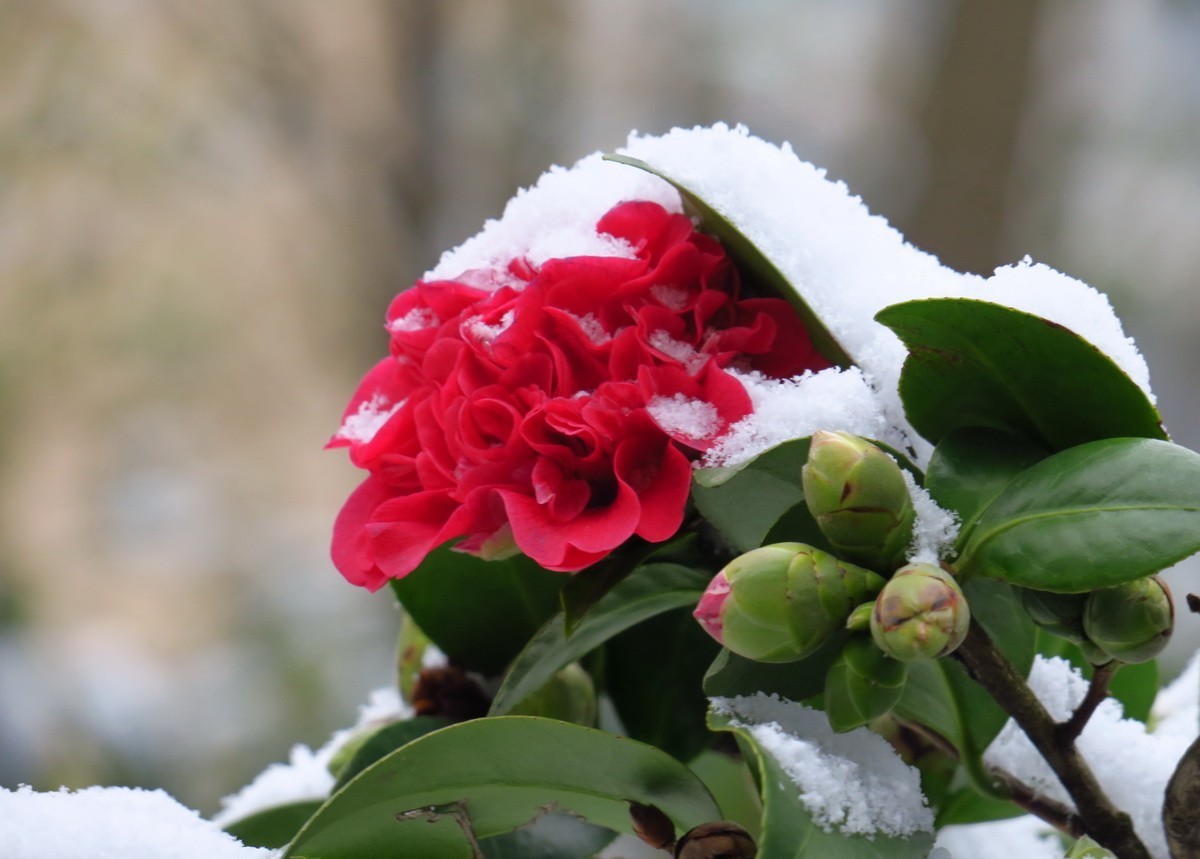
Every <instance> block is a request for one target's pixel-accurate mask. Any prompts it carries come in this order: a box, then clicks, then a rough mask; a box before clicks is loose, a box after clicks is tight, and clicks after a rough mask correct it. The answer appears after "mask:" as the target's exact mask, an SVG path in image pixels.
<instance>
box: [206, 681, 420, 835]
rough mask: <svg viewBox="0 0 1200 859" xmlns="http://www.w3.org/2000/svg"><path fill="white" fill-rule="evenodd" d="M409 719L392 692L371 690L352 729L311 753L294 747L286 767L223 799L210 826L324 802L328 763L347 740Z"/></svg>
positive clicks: (337, 733)
mask: <svg viewBox="0 0 1200 859" xmlns="http://www.w3.org/2000/svg"><path fill="white" fill-rule="evenodd" d="M411 716H412V708H411V707H410V706H409V705H408V704H407V703H405V702H404V701H402V700H401V698H400V694H399V692H397V691H396V689H395V688H384V689H377V690H375V691H374V692H372V693H371V695H370V698H369V699H368V700H367V703H366V704H364V705H363V706H362V707H360V708H359V712H358V721H357V722H356V723H355V725H354V727H353V728H345V729H342V730H339V731H334V732H333V734H332V735H331V736H330V738H329V740H328V741H327V742H326V743H325V745H323V746H321V748H319V749H317V750H316V751H315V752H314V751H313V750H312V749H310V748H309V747H308V746H306V745H304V744H302V743H297V744H296V745H295V746H293V747H292V751H291V754H290V755H289V756H288V762H287V763H286V764H280V763H276V764H271V765H270V766H268V767H267V768H266V769H265V770H263V771H262V772H261V773H259V774H258V775H257V776H256V777H255V779H254V781H252V782H250V784H248V785H246V786H245V787H243V788H242V789H241V790H240V791H238V792H237V793H235V794H233V795H232V796H227V797H225V798H223V799H222V800H221V811H219V812H218V813H217V814H216V816H214V817H213V822H214V823H215V824H217V825H218V826H225V825H227V824H229V823H233V822H234V821H237V820H241V819H243V818H245V817H249V816H250V815H251V814H256V813H257V812H259V811H263V810H265V809H268V808H275V807H276V806H280V805H287V804H289V803H293V802H303V801H305V800H312V799H326V798H327V797H328V796H329V792H330V790H331V789H332V788H333V783H334V778H333V774H332V773H330V771H329V762H330V761H331V760H332V759H333V756H334V755H336V754H337V752H338V750H339V749H341V747H342V746H344V745H345V744H346V741H347V740H349V739H350V738H351V737H352V736H354V735H355V734H356V733H357V732H358V731H360V730H362V729H363V728H366V727H368V726H370V725H373V724H376V723H380V722H385V721H390V720H393V719H407V718H411Z"/></svg>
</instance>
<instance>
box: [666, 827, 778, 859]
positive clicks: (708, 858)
mask: <svg viewBox="0 0 1200 859" xmlns="http://www.w3.org/2000/svg"><path fill="white" fill-rule="evenodd" d="M756 855H758V846H757V845H756V844H755V843H754V839H753V838H751V837H750V833H749V832H747V831H746V830H745V829H743V828H742V827H741V826H739V825H738V824H736V823H732V822H731V821H728V820H717V821H714V822H712V823H701V824H700V825H699V826H697V827H695V828H694V829H689V830H688V831H687V832H686V833H684V836H683V837H682V838H680V839H679V843H678V844H676V845H675V859H754V857H755V856H756Z"/></svg>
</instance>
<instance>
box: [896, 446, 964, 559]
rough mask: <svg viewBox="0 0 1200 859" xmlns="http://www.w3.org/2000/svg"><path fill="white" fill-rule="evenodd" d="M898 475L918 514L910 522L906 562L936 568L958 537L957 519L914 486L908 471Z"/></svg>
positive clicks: (923, 490)
mask: <svg viewBox="0 0 1200 859" xmlns="http://www.w3.org/2000/svg"><path fill="white" fill-rule="evenodd" d="M901 472H902V473H903V474H904V482H905V483H907V484H908V494H909V496H910V497H911V498H912V503H913V509H914V510H915V511H916V514H917V516H916V521H914V522H913V540H912V545H911V546H910V547H909V550H908V560H910V561H916V562H920V563H925V564H936V563H937V562H938V561H939V560H940V559H941V558H942V557H943V556H945V554H946V553H947V552H948V551H949V550H950V547H951V545H953V543H954V540H955V538H956V537H957V536H958V525H959V522H958V517H957V516H955V515H954V514H953V513H952V512H950V511H948V510H943V509H942V508H941V507H938V505H937V502H936V501H934V500H933V498H932V497H931V496H930V495H929V492H928V491H926V490H925V488H924V487H921V486H917V482H916V480H915V479H914V478H913V476H912V473H911V472H909V470H908V469H907V468H904V469H901Z"/></svg>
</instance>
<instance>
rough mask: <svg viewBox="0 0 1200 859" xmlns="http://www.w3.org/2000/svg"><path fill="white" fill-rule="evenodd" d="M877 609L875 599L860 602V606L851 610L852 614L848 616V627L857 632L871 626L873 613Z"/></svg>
mask: <svg viewBox="0 0 1200 859" xmlns="http://www.w3.org/2000/svg"><path fill="white" fill-rule="evenodd" d="M873 611H875V600H871V601H870V602H865V603H861V604H859V606H858V607H857V608H856V609H854V611H852V612H850V616H849V617H848V618H846V629H853V630H855V631H856V632H861V631H862V630H866V629H870V628H871V613H872V612H873Z"/></svg>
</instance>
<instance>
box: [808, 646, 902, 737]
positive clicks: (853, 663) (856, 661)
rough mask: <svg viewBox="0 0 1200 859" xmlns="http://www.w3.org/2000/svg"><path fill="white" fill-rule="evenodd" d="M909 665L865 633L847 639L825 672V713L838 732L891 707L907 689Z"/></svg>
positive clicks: (866, 720) (863, 723) (862, 722)
mask: <svg viewBox="0 0 1200 859" xmlns="http://www.w3.org/2000/svg"><path fill="white" fill-rule="evenodd" d="M907 679H908V665H907V664H905V663H903V662H900V661H899V660H897V659H892V658H891V657H890V656H888V655H887V654H885V653H884V652H883V651H882V650H880V649H879V648H878V647H876V646H875V644H874V642H872V641H871V639H870V638H868V637H867V636H865V635H855V636H851V638H850V639H849V640H848V641H847V642H846V646H845V647H844V648H842V652H841V654H840V655H839V656H838V658H837V659H836V660H834V663H833V665H831V666H830V667H829V671H828V672H827V673H826V675H825V715H826V716H828V717H829V725H830V727H831V728H833V729H834V730H835V731H838V732H842V731H850V730H853V729H854V728H858V727H860V726H862V725H865V724H867V723H868V722H870V721H871V720H873V719H877V718H878V717H880V716H882V715H883V714H884V713H886V712H888V711H889V710H891V709H892V707H893V706H894V705H895V703H896V702H897V701H899V700H900V694H901V693H902V692H903V691H904V681H905V680H907Z"/></svg>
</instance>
